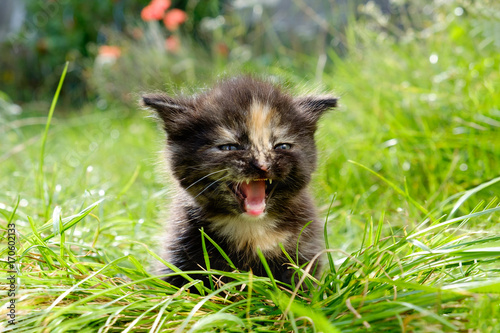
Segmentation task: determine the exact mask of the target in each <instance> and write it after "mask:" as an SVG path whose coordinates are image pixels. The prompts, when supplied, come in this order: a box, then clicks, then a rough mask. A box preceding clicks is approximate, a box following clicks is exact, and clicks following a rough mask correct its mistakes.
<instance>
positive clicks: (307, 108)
mask: <svg viewBox="0 0 500 333" xmlns="http://www.w3.org/2000/svg"><path fill="white" fill-rule="evenodd" d="M337 101H338V98H336V97H332V96H306V97H299V98H296V99H295V103H296V104H297V106H298V107H299V109H300V110H302V111H303V112H304V113H306V114H307V115H308V116H309V117H311V119H312V120H313V121H314V122H316V121H318V119H319V118H320V117H321V115H322V114H323V113H324V112H325V111H327V110H328V109H331V108H334V107H336V106H337Z"/></svg>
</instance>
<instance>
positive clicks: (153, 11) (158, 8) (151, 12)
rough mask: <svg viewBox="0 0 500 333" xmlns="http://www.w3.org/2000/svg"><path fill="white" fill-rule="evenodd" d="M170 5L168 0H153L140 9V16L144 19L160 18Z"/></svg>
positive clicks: (153, 19)
mask: <svg viewBox="0 0 500 333" xmlns="http://www.w3.org/2000/svg"><path fill="white" fill-rule="evenodd" d="M170 5H171V2H170V0H153V1H151V3H150V4H149V5H147V6H146V7H144V8H143V9H142V11H141V18H142V19H143V20H144V21H155V20H161V19H162V18H163V15H165V11H166V10H167V9H168V7H170Z"/></svg>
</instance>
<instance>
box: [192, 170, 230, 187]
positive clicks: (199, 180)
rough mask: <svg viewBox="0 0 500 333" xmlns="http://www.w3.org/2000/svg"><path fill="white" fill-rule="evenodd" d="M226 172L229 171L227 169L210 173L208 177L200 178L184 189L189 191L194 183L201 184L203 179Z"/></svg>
mask: <svg viewBox="0 0 500 333" xmlns="http://www.w3.org/2000/svg"><path fill="white" fill-rule="evenodd" d="M227 170H229V168H226V169H222V170H218V171H214V172H211V173H209V174H208V175H206V176H204V177H201V178H200V179H198V180H197V181H195V182H194V183H192V184H191V185H189V186H188V187H186V190H187V189H189V188H190V187H191V186H193V185H195V184H196V183H198V182H201V181H202V180H203V179H205V178H207V177H210V176H211V175H214V174H216V173H219V172H223V171H227Z"/></svg>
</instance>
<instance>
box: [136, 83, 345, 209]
mask: <svg viewBox="0 0 500 333" xmlns="http://www.w3.org/2000/svg"><path fill="white" fill-rule="evenodd" d="M143 100H144V104H145V105H147V106H149V107H153V108H154V109H156V111H157V112H158V114H159V116H160V117H161V119H162V120H163V124H164V128H165V130H166V131H167V135H168V139H167V148H168V150H169V153H170V163H171V167H172V170H173V173H174V176H175V177H176V178H177V179H178V180H179V182H180V184H181V186H182V187H183V188H184V189H186V190H187V191H188V192H189V193H190V195H191V196H192V197H193V198H194V199H195V200H196V201H197V202H198V203H199V204H200V205H201V206H203V207H204V208H205V211H206V212H207V213H209V214H211V215H214V216H215V215H219V216H220V215H226V216H235V215H236V216H237V215H241V214H245V215H247V216H253V217H262V216H265V215H266V214H267V215H271V216H273V215H279V214H280V213H282V212H283V211H284V210H287V209H288V208H287V203H288V202H289V200H290V199H291V198H292V197H293V196H294V195H295V194H296V193H297V192H298V191H300V190H301V189H303V188H304V187H305V186H306V185H307V184H308V183H309V181H310V177H311V173H312V172H313V170H314V168H315V163H316V148H315V144H314V131H315V129H316V122H317V120H318V118H319V116H320V115H321V113H322V112H323V111H324V110H326V109H328V108H330V107H333V106H335V104H336V99H334V98H324V97H322V98H315V97H307V98H301V99H294V98H292V97H291V96H289V95H287V94H284V93H282V92H281V91H280V90H279V89H278V88H276V87H274V86H272V85H270V84H268V83H264V82H261V81H257V80H254V79H252V78H248V77H244V78H237V79H233V80H229V81H226V82H223V83H221V84H220V85H219V86H217V87H215V88H214V89H212V90H211V91H209V92H208V93H206V94H204V95H201V96H198V97H194V98H189V99H171V98H169V97H167V96H164V95H146V96H144V97H143Z"/></svg>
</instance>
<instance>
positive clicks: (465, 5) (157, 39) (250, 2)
mask: <svg viewBox="0 0 500 333" xmlns="http://www.w3.org/2000/svg"><path fill="white" fill-rule="evenodd" d="M0 3H1V5H0V52H1V58H0V91H1V94H2V99H3V100H4V101H12V102H14V103H16V104H20V105H25V104H27V103H32V102H34V101H37V102H40V101H47V100H50V99H51V97H52V94H53V92H54V89H55V87H56V85H57V82H58V80H59V77H60V75H61V72H62V68H63V66H64V64H65V62H66V61H69V62H70V68H69V72H68V75H67V77H66V82H65V89H64V90H63V98H62V99H63V101H65V102H67V103H69V104H70V105H72V106H73V107H75V108H79V107H81V105H82V104H85V103H87V102H89V101H92V102H98V103H97V105H98V106H99V107H101V108H103V107H106V106H107V105H108V104H109V103H116V102H120V103H126V104H127V103H130V102H131V101H132V100H134V98H135V97H134V96H135V95H134V94H133V93H137V92H140V91H143V90H150V89H165V87H166V86H167V85H170V86H179V85H181V86H184V85H188V86H190V85H192V84H193V83H195V84H197V85H199V83H200V82H205V81H207V80H210V79H212V78H213V77H215V76H217V75H219V74H221V73H228V72H229V73H232V72H241V71H250V72H266V73H267V74H273V73H276V74H282V75H283V74H284V75H291V76H296V77H300V78H302V79H303V80H305V81H308V80H314V81H318V82H322V81H323V76H324V75H331V74H332V73H333V72H334V71H333V68H334V65H335V59H337V57H344V56H345V55H346V54H347V53H348V52H349V51H350V52H362V48H360V41H359V40H357V39H358V38H359V36H356V32H352V31H351V33H350V29H351V30H352V29H358V30H359V29H361V27H363V29H364V32H363V36H365V38H366V37H369V38H374V39H398V40H400V42H404V43H411V42H412V40H413V41H415V40H416V39H419V38H422V37H424V38H425V37H427V38H432V35H433V32H434V31H436V30H438V29H442V28H444V25H445V24H448V23H449V21H450V19H451V18H452V17H453V16H455V18H456V17H463V16H468V17H469V18H472V19H473V21H474V23H473V24H474V29H475V30H476V31H475V33H474V34H475V35H479V38H481V39H483V42H484V43H486V44H488V43H494V44H495V45H496V46H497V47H498V45H499V44H500V37H499V29H500V28H499V25H498V15H499V14H498V11H497V12H490V11H488V8H489V6H490V5H492V4H493V1H492V2H491V4H490V3H489V2H488V1H458V2H457V1H448V0H441V1H421V0H416V1H404V0H375V1H367V0H351V1H348V0H291V1H288V0H236V1H228V0H204V1H200V0H172V1H171V0H155V1H150V0H106V1H99V0H88V1H78V0H47V1H42V0H1V1H0ZM495 21H496V22H495ZM368 33H371V34H372V35H371V36H368ZM455 34H459V32H455ZM456 37H459V36H456Z"/></svg>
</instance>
